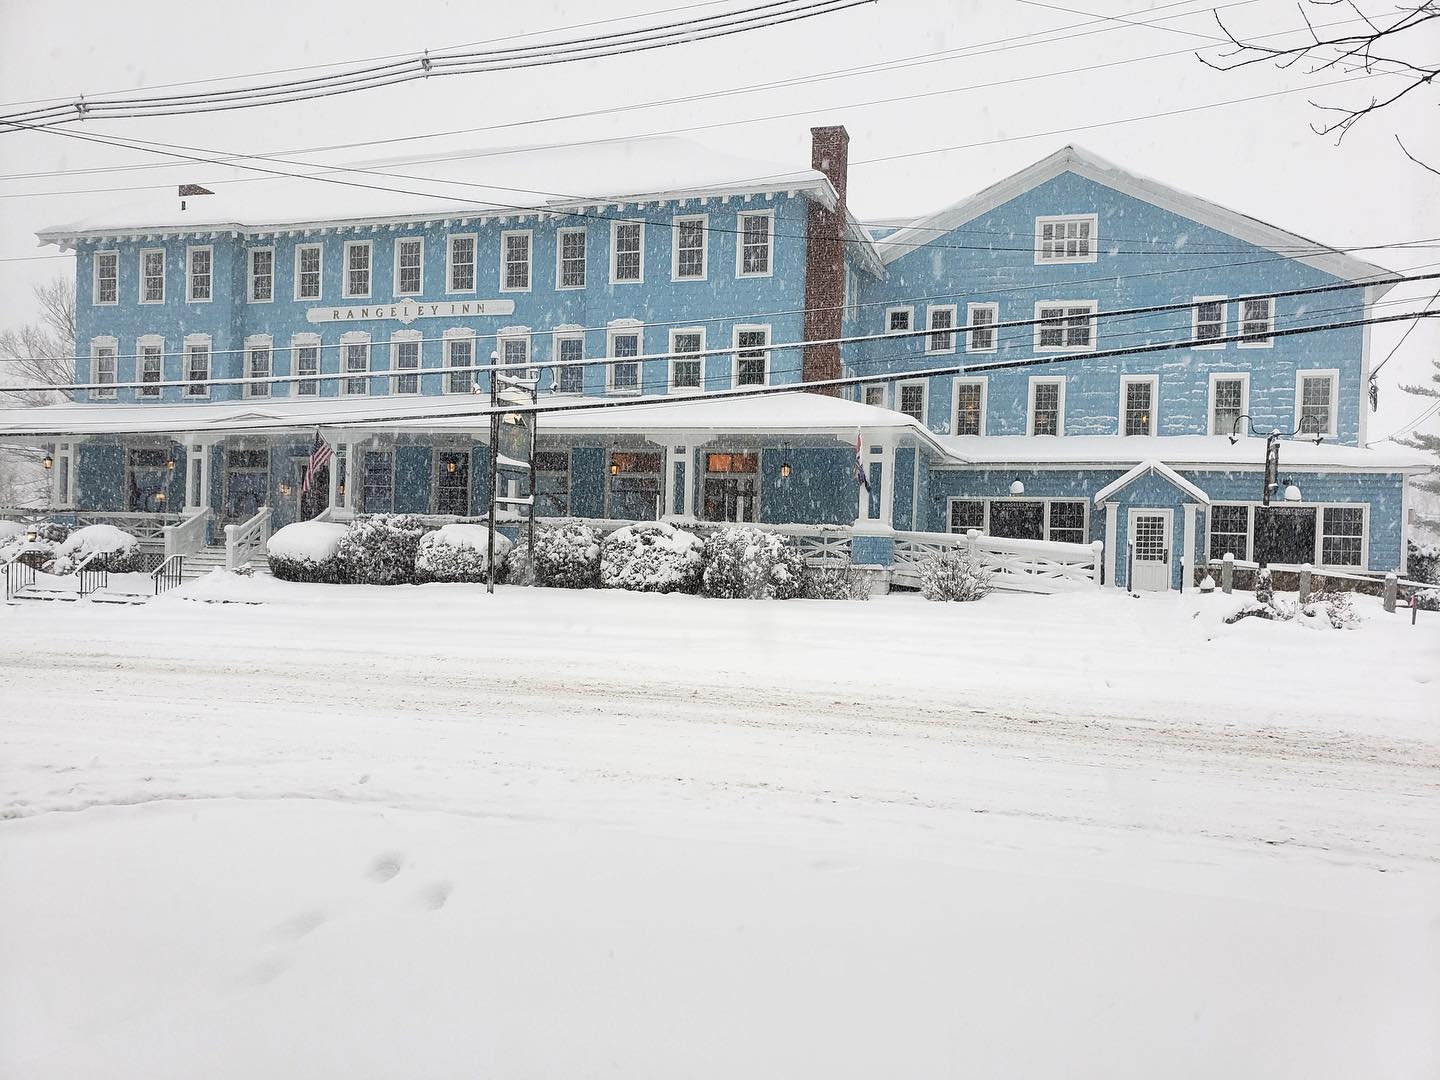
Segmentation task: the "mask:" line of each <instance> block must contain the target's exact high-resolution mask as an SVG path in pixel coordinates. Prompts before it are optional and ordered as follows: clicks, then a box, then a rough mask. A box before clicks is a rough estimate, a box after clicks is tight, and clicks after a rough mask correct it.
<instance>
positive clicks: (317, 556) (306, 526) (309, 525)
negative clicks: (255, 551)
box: [265, 521, 349, 584]
mask: <svg viewBox="0 0 1440 1080" xmlns="http://www.w3.org/2000/svg"><path fill="white" fill-rule="evenodd" d="M347 532H349V528H348V527H347V526H345V525H341V524H339V523H338V522H334V521H297V522H295V523H294V524H293V525H286V526H285V527H284V528H283V529H277V530H276V531H275V533H274V535H272V536H271V537H270V539H269V541H268V542H267V543H266V545H265V546H266V549H267V550H268V551H269V552H270V572H271V573H272V574H274V575H275V576H276V577H277V578H279V579H280V580H281V581H323V582H328V583H331V584H334V583H335V582H337V581H340V580H341V576H340V574H341V570H340V561H339V559H337V558H336V553H337V552H338V551H339V550H340V541H341V540H342V539H344V537H345V534H346V533H347Z"/></svg>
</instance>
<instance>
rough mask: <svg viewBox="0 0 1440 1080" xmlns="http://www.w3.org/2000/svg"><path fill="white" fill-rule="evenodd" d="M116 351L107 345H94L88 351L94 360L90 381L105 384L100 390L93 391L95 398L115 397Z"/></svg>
mask: <svg viewBox="0 0 1440 1080" xmlns="http://www.w3.org/2000/svg"><path fill="white" fill-rule="evenodd" d="M117 351H118V350H117V348H116V346H114V345H111V344H108V343H107V344H104V345H96V346H95V347H94V348H92V349H91V351H90V355H91V357H92V358H93V360H94V373H93V378H92V379H91V380H90V381H91V382H95V383H103V384H105V386H104V387H103V388H102V389H98V390H96V391H95V396H96V397H97V398H113V397H114V396H115V381H116V371H117V369H116V355H117Z"/></svg>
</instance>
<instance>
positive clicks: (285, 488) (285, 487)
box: [280, 482, 290, 498]
mask: <svg viewBox="0 0 1440 1080" xmlns="http://www.w3.org/2000/svg"><path fill="white" fill-rule="evenodd" d="M280 494H281V495H284V496H285V497H286V498H289V497H290V485H289V484H287V483H284V482H282V483H281V484H280Z"/></svg>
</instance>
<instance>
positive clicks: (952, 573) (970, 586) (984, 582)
mask: <svg viewBox="0 0 1440 1080" xmlns="http://www.w3.org/2000/svg"><path fill="white" fill-rule="evenodd" d="M989 592H990V575H989V574H988V573H986V571H985V570H984V569H983V568H982V567H980V566H979V565H977V564H976V563H975V562H974V561H972V560H971V558H970V555H969V553H968V552H963V551H961V550H959V549H958V548H950V549H948V550H946V551H942V552H940V553H939V554H938V555H932V556H930V558H928V559H926V560H925V561H924V562H922V563H921V564H920V593H921V595H923V596H924V597H925V599H926V600H958V601H962V602H963V601H968V600H979V599H980V598H981V597H983V596H987V595H988V594H989Z"/></svg>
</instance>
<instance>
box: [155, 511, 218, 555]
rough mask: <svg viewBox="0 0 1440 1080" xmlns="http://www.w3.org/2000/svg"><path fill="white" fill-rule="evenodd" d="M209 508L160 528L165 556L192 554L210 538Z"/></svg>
mask: <svg viewBox="0 0 1440 1080" xmlns="http://www.w3.org/2000/svg"><path fill="white" fill-rule="evenodd" d="M211 513H212V512H211V510H210V508H209V507H208V506H207V507H206V508H205V509H204V510H201V511H200V512H199V513H197V514H195V515H194V516H193V517H188V518H186V519H185V520H184V521H181V522H180V523H179V524H176V525H166V526H165V527H164V529H163V530H162V532H163V535H164V537H165V558H167V559H169V558H171V557H172V556H175V555H193V554H194V553H195V552H197V551H199V550H200V549H201V548H202V547H204V546H205V545H206V544H207V543H208V542H209V539H210V517H211Z"/></svg>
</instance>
